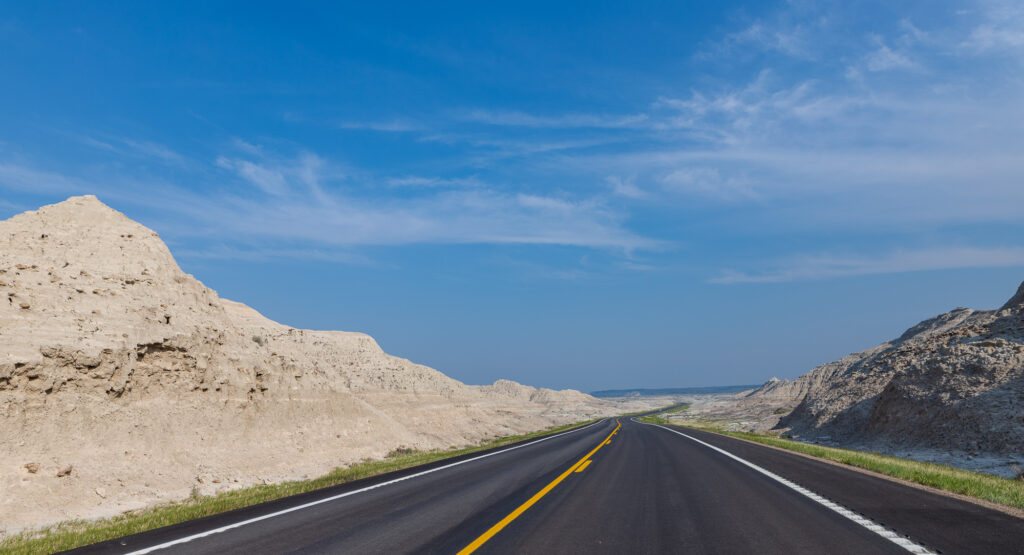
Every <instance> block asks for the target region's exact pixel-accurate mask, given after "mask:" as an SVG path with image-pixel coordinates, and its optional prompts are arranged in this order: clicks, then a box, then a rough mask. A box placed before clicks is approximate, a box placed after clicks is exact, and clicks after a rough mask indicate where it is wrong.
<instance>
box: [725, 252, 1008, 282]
mask: <svg viewBox="0 0 1024 555" xmlns="http://www.w3.org/2000/svg"><path fill="white" fill-rule="evenodd" d="M1007 267H1024V247H937V248H928V249H919V250H902V251H894V252H890V253H886V254H883V255H880V256H837V255H830V254H821V255H803V256H797V257H793V258H792V259H789V260H787V261H783V262H781V263H779V264H777V267H776V268H775V269H772V270H769V271H765V272H751V273H748V272H741V271H726V272H723V273H722V274H721V275H720V276H718V277H715V278H713V279H711V280H709V281H710V282H711V283H721V284H733V283H782V282H791V281H807V280H817V279H828V278H838V277H849V276H864V275H878V274H896V273H905V272H921V271H928V270H952V269H961V268H1007Z"/></svg>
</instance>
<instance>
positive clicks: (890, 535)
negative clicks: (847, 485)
mask: <svg viewBox="0 0 1024 555" xmlns="http://www.w3.org/2000/svg"><path fill="white" fill-rule="evenodd" d="M633 421H634V422H638V421H637V420H635V419H634V420H633ZM641 424H646V425H648V426H654V427H657V428H661V429H663V430H668V431H670V432H672V433H675V434H679V435H681V436H683V437H685V438H687V439H691V440H693V441H696V442H697V443H699V444H701V445H703V446H705V447H708V448H711V449H714V450H715V451H718V452H719V453H721V454H723V455H725V456H727V457H729V458H731V459H734V460H736V461H738V462H740V463H742V464H745V465H747V466H749V467H750V468H753V469H754V470H756V471H758V472H760V473H761V474H764V475H765V476H767V477H769V478H771V479H772V480H775V481H776V482H779V483H780V484H782V485H784V486H786V487H788V488H789V489H792V490H793V491H795V492H797V493H799V494H801V495H803V496H804V497H807V498H808V499H811V500H813V501H815V502H817V503H819V504H821V505H824V506H825V507H828V508H829V509H832V510H833V511H835V512H837V513H839V514H841V515H843V516H845V517H846V518H848V519H850V520H852V521H854V522H856V523H857V524H860V525H861V526H863V527H864V528H867V529H868V530H871V531H872V532H874V533H876V534H878V535H879V536H882V537H883V538H885V539H887V540H889V541H891V542H893V543H895V544H896V545H898V546H900V547H902V548H903V549H906V550H907V551H909V552H911V553H921V554H932V555H934V552H932V551H929V550H928V548H926V547H924V546H923V545H919V544H916V543H914V542H912V541H911V540H908V539H907V538H904V537H901V536H900V535H899V534H897V533H896V532H893V531H892V530H889V529H886V528H885V527H883V526H879V525H878V524H875V523H874V522H872V521H870V520H868V519H867V518H864V517H863V516H860V515H858V514H857V513H854V512H853V511H851V510H849V509H847V508H845V507H843V506H841V505H839V504H837V503H833V502H832V501H829V500H828V499H826V498H824V497H822V496H820V495H818V494H816V493H814V492H813V491H810V490H808V489H807V488H804V487H801V486H798V485H796V484H794V483H793V482H791V481H789V480H787V479H785V478H783V477H782V476H779V475H778V474H775V473H774V472H771V471H769V470H765V469H764V468H761V467H760V466H757V465H756V464H754V463H752V462H750V461H747V460H746V459H741V458H739V457H737V456H736V455H733V454H732V453H730V452H728V451H726V450H725V449H720V448H718V447H715V446H714V445H711V444H710V443H705V442H703V441H701V440H699V439H697V438H695V437H691V436H688V435H686V434H684V433H683V432H680V431H678V430H673V429H672V428H667V427H665V426H662V425H660V424H648V423H647V422H641Z"/></svg>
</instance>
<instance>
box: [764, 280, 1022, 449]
mask: <svg viewBox="0 0 1024 555" xmlns="http://www.w3.org/2000/svg"><path fill="white" fill-rule="evenodd" d="M770 395H776V396H777V402H778V403H779V404H783V405H785V404H788V405H790V406H793V405H795V409H794V410H793V411H792V412H791V413H790V414H788V415H786V416H783V417H782V418H781V420H780V422H779V424H778V427H779V428H781V429H788V431H789V432H790V433H791V434H793V435H795V436H798V437H803V438H807V439H813V438H818V439H822V438H827V439H828V440H829V441H832V442H839V443H844V444H861V445H865V446H870V447H875V448H879V449H880V450H884V451H890V452H891V451H899V450H900V449H902V448H925V449H933V450H937V451H942V452H957V453H962V454H964V455H965V456H966V455H970V456H977V455H979V454H980V455H982V456H984V455H986V454H1003V455H1013V456H1017V457H1021V458H1019V459H1017V460H1018V461H1021V460H1024V284H1022V285H1021V288H1020V289H1019V290H1018V291H1017V294H1016V295H1014V296H1013V298H1011V299H1010V300H1009V301H1008V302H1007V303H1006V304H1005V305H1003V306H1002V307H1001V308H1000V309H998V310H970V309H967V308H957V309H956V310H953V311H952V312H948V313H946V314H942V315H940V316H936V317H935V318H932V319H930V320H925V321H924V322H921V323H920V324H918V325H916V326H914V327H912V328H910V329H909V330H907V331H906V333H904V334H903V335H902V336H900V337H899V338H897V339H895V340H893V341H889V342H887V343H883V344H881V345H879V346H877V347H874V348H872V349H868V350H866V351H862V352H859V353H855V354H852V355H849V356H847V357H845V358H843V359H840V360H837V361H835V362H830V363H828V364H824V365H822V366H819V367H817V368H815V369H813V370H811V371H810V372H808V373H806V374H804V375H803V376H800V377H799V378H797V379H795V380H792V381H787V380H776V381H773V382H769V383H767V384H765V385H764V386H762V387H761V388H760V389H759V390H757V391H755V392H754V393H752V394H751V396H750V398H752V399H758V398H760V399H766V398H767V397H768V396H770Z"/></svg>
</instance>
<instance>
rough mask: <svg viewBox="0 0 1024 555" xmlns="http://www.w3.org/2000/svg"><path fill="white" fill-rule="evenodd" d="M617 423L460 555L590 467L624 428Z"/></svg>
mask: <svg viewBox="0 0 1024 555" xmlns="http://www.w3.org/2000/svg"><path fill="white" fill-rule="evenodd" d="M615 423H616V424H618V425H617V426H615V429H614V430H612V433H610V434H608V437H606V438H604V441H602V442H601V443H599V444H597V447H594V449H593V450H592V451H590V452H589V453H587V454H586V456H584V457H583V458H582V459H580V460H578V461H576V464H574V465H572V466H570V467H569V468H568V470H566V471H565V472H563V473H562V474H561V475H559V476H558V478H555V479H554V480H552V481H551V483H550V484H548V485H546V486H544V489H542V490H540V491H538V492H537V493H535V494H533V497H531V498H529V499H527V500H526V502H525V503H523V504H522V505H520V506H519V507H517V508H516V510H514V511H512V512H511V513H509V515H508V516H506V517H505V518H503V519H501V520H500V521H498V523H497V524H495V525H494V526H491V528H490V530H488V531H486V532H484V533H483V534H481V535H480V537H479V538H477V539H475V540H473V543H471V544H469V545H467V546H466V547H464V548H462V551H459V553H458V555H468V554H469V553H472V552H474V551H476V550H477V549H480V546H481V545H483V544H484V543H486V542H487V540H489V539H491V538H492V537H493V536H494V535H495V534H497V533H498V532H501V530H502V529H503V528H504V527H506V526H508V525H509V524H510V523H511V522H512V521H513V520H515V519H516V518H518V517H519V515H521V514H523V513H525V512H526V510H527V509H529V508H530V507H532V506H533V504H534V503H536V502H537V501H540V498H541V497H544V496H545V495H547V494H548V492H549V491H551V490H553V489H555V486H557V485H558V484H560V483H562V480H565V478H566V477H567V476H569V475H570V474H572V473H573V472H576V471H577V470H583V468H584V467H586V466H587V465H589V464H590V457H591V456H593V454H594V453H597V450H598V449H600V448H602V447H604V446H605V445H608V444H609V443H610V442H611V440H612V436H613V435H615V434H616V433H618V431H619V428H621V427H622V422H619V421H618V420H616V421H615Z"/></svg>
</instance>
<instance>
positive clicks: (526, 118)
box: [459, 110, 648, 129]
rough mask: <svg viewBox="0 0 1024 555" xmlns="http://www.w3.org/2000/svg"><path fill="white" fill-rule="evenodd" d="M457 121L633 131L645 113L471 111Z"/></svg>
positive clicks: (497, 124)
mask: <svg viewBox="0 0 1024 555" xmlns="http://www.w3.org/2000/svg"><path fill="white" fill-rule="evenodd" d="M459 119H461V120H464V121H470V122H475V123H482V124H486V125H495V126H508V127H536V128H607V129H618V128H635V127H643V126H644V124H645V122H646V121H647V119H648V115H647V114H643V113H639V114H628V115H609V114H557V115H537V114H530V113H526V112H517V111H494V110H471V111H469V112H466V113H464V114H462V115H461V116H459Z"/></svg>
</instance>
